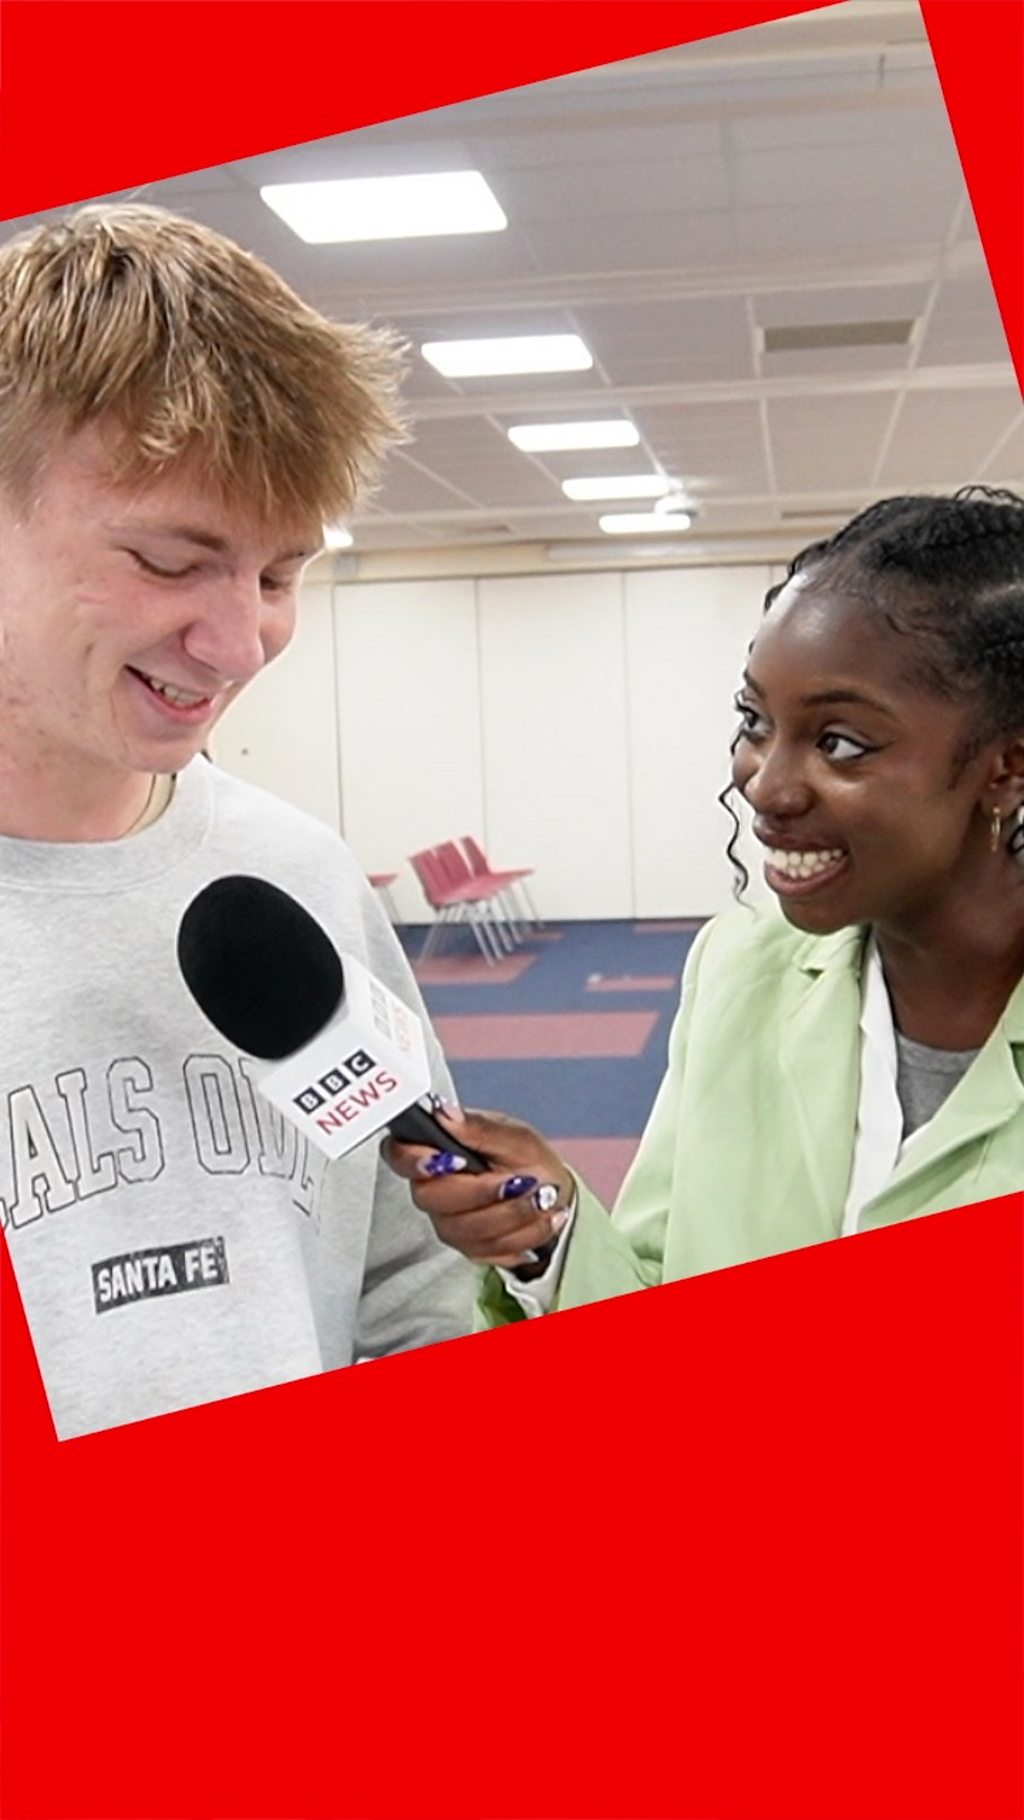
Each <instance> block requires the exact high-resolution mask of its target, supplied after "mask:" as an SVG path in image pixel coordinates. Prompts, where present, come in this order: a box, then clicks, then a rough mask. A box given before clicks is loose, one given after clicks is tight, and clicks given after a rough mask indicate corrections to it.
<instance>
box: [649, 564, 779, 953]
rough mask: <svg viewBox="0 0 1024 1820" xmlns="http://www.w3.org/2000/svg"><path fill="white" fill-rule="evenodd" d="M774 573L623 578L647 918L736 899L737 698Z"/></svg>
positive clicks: (703, 911) (697, 911)
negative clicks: (730, 799) (733, 762)
mask: <svg viewBox="0 0 1024 1820" xmlns="http://www.w3.org/2000/svg"><path fill="white" fill-rule="evenodd" d="M770 576H771V571H770V570H769V569H768V568H763V569H756V568H742V569H739V568H737V569H723V568H718V569H671V570H659V571H656V572H654V573H643V572H634V573H631V574H627V575H625V576H624V577H623V581H624V585H625V608H626V686H627V693H628V700H629V726H630V786H631V787H630V823H631V829H632V840H633V871H634V878H635V899H634V905H635V908H634V914H635V915H637V916H648V917H650V916H655V917H656V916H679V915H680V914H682V913H685V914H686V915H689V916H708V915H710V914H711V913H712V912H713V911H715V910H720V909H721V908H722V907H723V905H724V903H725V902H726V901H727V899H728V893H729V887H730V881H731V877H732V874H731V871H730V869H729V866H728V862H727V861H726V859H725V857H724V854H725V847H726V844H727V842H728V840H729V836H730V833H731V831H732V824H731V823H730V821H729V818H728V816H727V815H726V813H725V811H724V810H723V809H722V808H721V807H720V805H719V803H718V801H717V797H718V794H719V792H720V791H721V790H722V789H723V788H724V786H725V784H726V783H727V782H728V777H729V743H730V741H731V739H732V736H733V733H734V732H735V729H736V724H737V723H736V715H735V713H734V711H733V706H732V703H733V698H734V696H735V693H736V688H737V684H738V682H739V679H740V676H741V674H742V670H743V660H744V654H745V652H746V649H747V646H748V645H749V643H750V640H751V638H752V637H753V635H754V632H755V630H756V628H757V622H758V620H759V618H760V615H761V603H762V600H763V597H764V592H765V589H766V588H767V587H768V585H769V580H770Z"/></svg>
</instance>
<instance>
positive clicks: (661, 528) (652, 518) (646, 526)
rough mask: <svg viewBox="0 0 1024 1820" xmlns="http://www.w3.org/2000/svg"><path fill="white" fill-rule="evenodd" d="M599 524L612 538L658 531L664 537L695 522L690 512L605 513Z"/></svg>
mask: <svg viewBox="0 0 1024 1820" xmlns="http://www.w3.org/2000/svg"><path fill="white" fill-rule="evenodd" d="M597 522H598V524H599V526H600V528H601V530H602V531H607V532H608V534H609V536H610V537H625V536H629V537H632V536H635V535H636V533H637V532H644V531H657V532H658V534H659V535H660V536H661V537H664V536H665V533H666V532H667V531H685V530H687V529H688V527H689V526H690V525H691V524H692V522H693V520H692V518H691V517H690V514H689V512H605V514H604V516H603V517H601V518H599V519H598V521H597Z"/></svg>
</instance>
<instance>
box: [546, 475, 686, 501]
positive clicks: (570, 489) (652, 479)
mask: <svg viewBox="0 0 1024 1820" xmlns="http://www.w3.org/2000/svg"><path fill="white" fill-rule="evenodd" d="M671 491H672V482H671V481H670V480H666V479H665V476H664V474H606V475H604V476H600V475H597V476H594V477H593V478H590V479H584V480H563V482H562V492H563V493H564V494H565V496H566V498H567V499H660V498H661V496H662V494H663V493H671Z"/></svg>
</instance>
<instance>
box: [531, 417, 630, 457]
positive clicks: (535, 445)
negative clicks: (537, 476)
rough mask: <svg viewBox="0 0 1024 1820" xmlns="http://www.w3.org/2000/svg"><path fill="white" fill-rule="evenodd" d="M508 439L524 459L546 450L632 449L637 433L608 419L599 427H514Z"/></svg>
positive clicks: (621, 422)
mask: <svg viewBox="0 0 1024 1820" xmlns="http://www.w3.org/2000/svg"><path fill="white" fill-rule="evenodd" d="M508 439H509V442H513V443H515V446H516V448H517V449H522V450H523V451H524V452H525V453H526V454H528V455H535V454H538V453H540V452H541V451H543V450H546V449H635V448H636V445H637V443H638V442H639V441H640V431H639V430H638V429H637V427H636V424H635V423H627V422H626V419H625V418H624V417H612V418H609V419H607V420H604V421H602V422H600V423H596V422H595V423H517V424H514V425H513V427H512V428H511V430H509V432H508Z"/></svg>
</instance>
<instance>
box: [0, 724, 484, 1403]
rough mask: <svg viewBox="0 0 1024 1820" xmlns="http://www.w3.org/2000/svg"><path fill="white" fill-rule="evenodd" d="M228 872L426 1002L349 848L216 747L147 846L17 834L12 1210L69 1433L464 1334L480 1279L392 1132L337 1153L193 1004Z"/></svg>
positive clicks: (54, 1397) (3, 1097)
mask: <svg viewBox="0 0 1024 1820" xmlns="http://www.w3.org/2000/svg"><path fill="white" fill-rule="evenodd" d="M234 872H245V873H253V874H255V875H257V876H259V877H262V878H268V879H270V880H272V881H273V882H274V883H275V884H277V885H280V886H281V887H282V889H284V890H286V891H289V892H291V894H292V895H293V896H294V897H296V898H297V899H298V900H299V902H300V903H302V904H303V905H305V907H306V908H307V909H308V910H309V911H311V912H312V914H313V915H314V916H315V917H317V918H318V920H319V921H320V922H321V923H322V924H323V926H324V927H325V928H326V929H327V931H328V932H329V934H330V935H331V936H332V938H333V939H334V941H335V942H336V944H337V946H338V947H339V948H340V949H341V950H343V951H345V952H347V953H349V954H353V955H355V956H356V958H357V959H360V960H362V961H363V963H364V965H365V966H367V967H368V968H369V969H370V971H371V972H372V973H375V974H376V975H377V976H378V977H379V978H380V979H382V980H383V981H384V983H385V984H386V985H388V986H390V987H391V989H392V991H394V992H395V993H397V994H398V995H399V997H401V998H402V999H404V1000H405V1002H406V1003H407V1004H408V1005H410V1006H411V1007H412V1008H413V1009H414V1010H415V1011H417V1012H418V1013H419V1014H420V1015H421V1016H424V1015H425V1014H424V1012H423V1005H422V1001H421V999H420V996H419V993H418V990H417V988H416V985H415V982H414V981H413V978H412V975H411V973H410V971H409V968H408V965H407V963H406V961H405V958H404V956H403V954H402V952H401V949H400V948H399V946H398V943H397V942H396V940H395V938H394V935H393V933H392V930H391V928H390V925H389V924H388V923H387V921H386V919H385V918H384V916H383V915H382V913H381V911H380V909H379V908H378V905H377V903H376V900H375V898H374V896H373V893H372V891H371V890H370V887H369V886H368V885H367V884H366V882H365V879H364V878H363V877H362V875H361V873H360V872H359V870H358V868H357V866H356V865H355V862H354V860H353V859H352V857H351V855H350V854H349V852H348V850H347V848H346V847H345V846H344V844H343V842H341V841H340V840H339V839H338V837H337V836H336V835H334V834H333V833H332V832H331V831H330V830H329V829H327V828H326V827H324V826H323V825H322V824H320V823H319V822H316V821H313V820H312V819H310V818H309V817H307V816H304V815H301V814H300V813H299V812H298V811H296V810H294V809H291V808H290V807H288V806H287V805H286V804H284V803H281V802H279V801H277V799H276V798H274V797H271V796H268V795H265V794H264V793H263V792H262V791H258V790H254V789H252V788H251V787H250V786H249V785H246V784H243V783H240V782H238V781H237V780H236V779H234V778H231V777H228V776H227V775H225V774H224V773H223V772H220V771H218V770H216V769H215V768H214V767H213V766H211V765H208V764H207V763H206V762H205V761H204V760H202V759H199V760H196V761H194V762H193V763H192V764H191V765H190V766H189V767H188V768H187V769H186V770H185V771H184V772H183V773H182V775H181V776H180V777H179V779H178V784H177V788H176V791H175V794H174V798H173V800H172V802H171V804H170V806H169V807H168V809H167V810H166V811H165V812H164V814H163V815H162V816H161V817H160V819H159V820H158V821H156V822H155V823H154V824H153V825H152V826H151V827H149V828H147V829H144V830H143V831H142V832H141V833H139V834H138V835H136V836H135V837H133V838H132V839H130V840H124V841H118V842H102V843H82V844H62V843H43V842H34V841H21V840H11V839H4V838H0V1223H2V1225H3V1228H4V1230H5V1233H6V1237H7V1242H8V1244H9V1246H10V1252H11V1257H12V1260H13V1263H14V1268H15V1273H16V1276H17V1280H18V1286H19V1289H20V1292H21V1295H22V1299H23V1301H24V1304H25V1310H26V1314H27V1317H28V1322H29V1327H30V1330H31V1333H32V1338H33V1342H34V1344H35V1348H36V1353H37V1356H38V1359H39V1364H40V1368H41V1371H42V1375H43V1381H44V1383H45V1386H46V1391H47V1395H48V1397H49V1401H50V1407H51V1410H52V1412H53V1417H54V1422H55V1425H56V1429H57V1433H58V1435H59V1436H61V1438H66V1437H69V1436H72V1435H78V1434H83V1433H87V1432H90V1431H92V1430H95V1429H99V1428H107V1427H111V1426H113V1425H115V1424H117V1423H122V1422H131V1421H137V1420H139V1419H141V1418H143V1417H146V1416H152V1415H157V1414H161V1413H164V1412H167V1411H170V1410H174V1409H180V1408H186V1407H188V1406H190V1405H192V1404H196V1403H203V1402H208V1401H212V1400H213V1399H215V1398H219V1397H227V1396H233V1395H236V1394H239V1393H241V1392H244V1391H250V1390H256V1389H259V1388H262V1387H264V1386H267V1385H271V1384H278V1383H282V1382H284V1381H286V1380H288V1379H294V1378H301V1377H306V1376H308V1375H310V1374H312V1373H314V1372H321V1371H331V1370H334V1369H335V1368H336V1367H339V1366H344V1365H348V1364H350V1363H352V1361H353V1360H354V1359H361V1358H372V1357H376V1356H380V1355H383V1354H385V1353H393V1352H400V1351H404V1350H406V1349H407V1348H410V1347H414V1346H422V1345H426V1344H428V1343H430V1342H432V1341H436V1340H442V1339H447V1338H450V1337H452V1336H454V1335H458V1334H462V1333H467V1332H469V1331H470V1328H471V1326H472V1302H473V1297H474V1293H475V1273H474V1272H473V1271H472V1269H471V1268H470V1267H469V1266H468V1265H466V1264H465V1263H464V1262H463V1261H462V1260H461V1259H460V1258H458V1257H457V1256H456V1254H455V1253H453V1252H451V1251H448V1250H447V1249H445V1248H444V1247H443V1246H441V1245H440V1244H439V1243H438V1241H437V1240H436V1238H435V1237H434V1234H433V1231H432V1229H431V1227H430V1225H429V1222H428V1221H427V1220H426V1219H425V1217H424V1216H423V1215H421V1214H420V1213H418V1212H417V1210H416V1209H415V1207H414V1206H413V1205H412V1202H411V1200H410V1198H409V1194H408V1190H407V1188H406V1186H405V1184H404V1183H402V1182H400V1181H398V1180H397V1179H396V1178H395V1177H393V1176H392V1175H391V1174H390V1173H389V1172H388V1171H387V1170H386V1169H384V1167H383V1165H382V1164H380V1162H379V1160H378V1156H377V1145H376V1143H375V1142H373V1141H371V1142H370V1143H368V1144H365V1145H363V1146H362V1148H361V1149H359V1150H357V1151H356V1152H354V1153H353V1154H352V1155H351V1156H349V1157H346V1158H345V1159H344V1160H343V1161H341V1162H336V1163H328V1162H326V1161H325V1159H324V1158H323V1157H322V1156H320V1155H319V1153H318V1152H316V1151H315V1150H311V1149H310V1148H309V1146H308V1145H307V1143H306V1141H305V1140H303V1139H300V1138H299V1137H298V1136H297V1135H296V1133H295V1131H294V1129H293V1128H292V1127H291V1126H290V1125H288V1124H286V1123H285V1122H284V1121H282V1120H281V1119H280V1118H279V1117H278V1115H277V1114H276V1113H275V1112H272V1111H271V1109H270V1108H269V1107H268V1106H267V1104H266V1103H265V1102H264V1101H263V1100H262V1099H261V1098H260V1096H259V1095H258V1094H257V1093H256V1092H255V1090H254V1083H255V1081H256V1080H257V1079H258V1078H259V1075H260V1072H261V1069H262V1067H263V1064H260V1063H257V1062H255V1061H253V1059H252V1058H251V1057H247V1056H244V1055H240V1054H239V1053H238V1052H237V1051H235V1050H233V1049H232V1048H231V1046H230V1044H228V1043H227V1042H226V1040H225V1039H223V1038H222V1037H221V1036H220V1035H219V1034H218V1033H217V1032H216V1031H215V1030H214V1029H213V1028H212V1026H211V1025H210V1024H209V1023H208V1022H207V1021H206V1019H205V1018H204V1017H203V1015H202V1013H201V1012H200V1011H199V1009H198V1007H197V1006H196V1005H195V1003H194V1001H193V1000H192V998H191V996H190V994H189V992H188V989H187V988H186V986H185V984H184V982H183V980H182V979H181V976H180V974H179V972H178V967H177V961H176V949H175V938H176V933H177V928H178V923H179V921H180V919H181V915H182V912H183V911H184V909H185V907H186V905H187V904H188V903H189V902H190V901H191V899H192V898H193V897H194V896H195V894H196V892H197V891H199V890H200V889H201V888H202V886H203V885H205V884H206V883H208V882H209V880H211V879H213V878H216V877H219V876H222V875H224V874H226V873H234ZM253 990H254V991H258V990H259V982H258V981H254V982H253ZM428 1043H429V1047H430V1053H431V1058H432V1062H433V1065H434V1075H435V1086H436V1087H437V1089H438V1090H439V1091H441V1092H449V1093H450V1083H449V1079H448V1076H447V1073H446V1071H445V1068H444V1063H443V1060H442V1058H441V1054H440V1051H439V1049H438V1047H437V1043H436V1040H435V1039H434V1038H433V1035H432V1034H429V1035H428Z"/></svg>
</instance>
